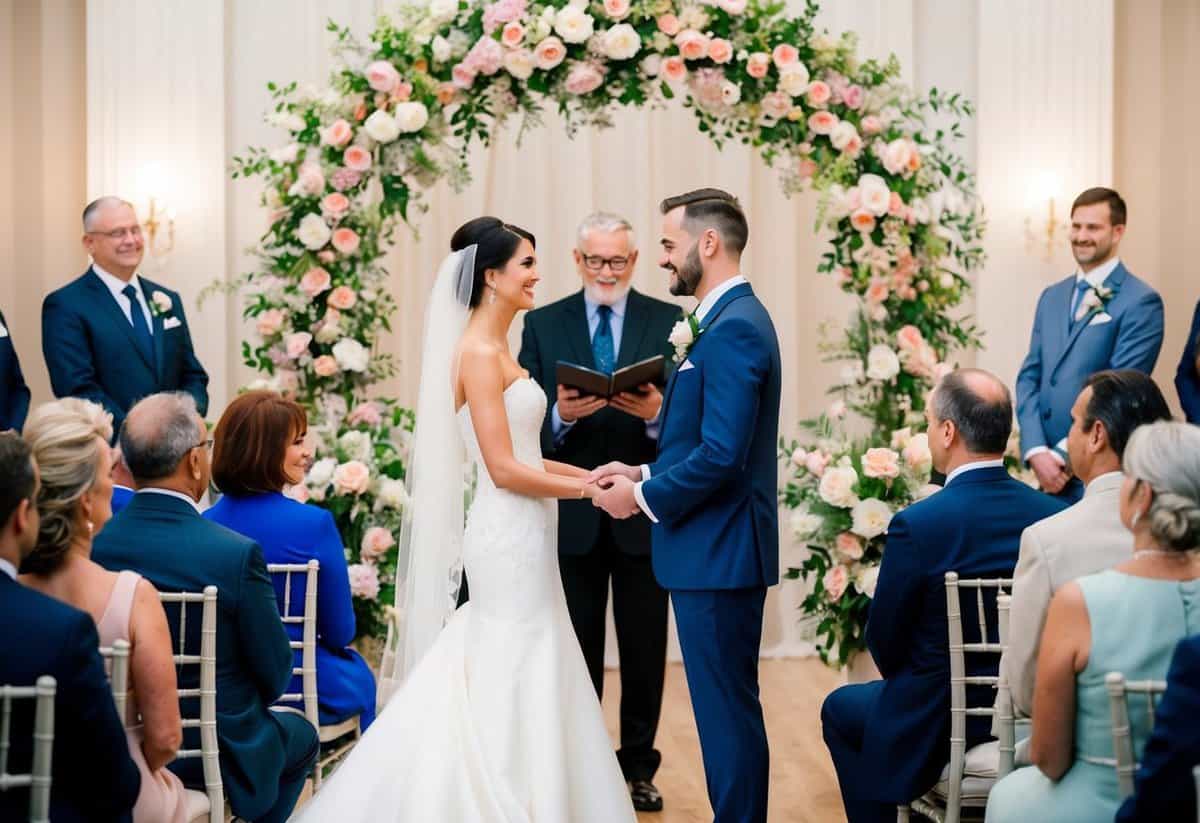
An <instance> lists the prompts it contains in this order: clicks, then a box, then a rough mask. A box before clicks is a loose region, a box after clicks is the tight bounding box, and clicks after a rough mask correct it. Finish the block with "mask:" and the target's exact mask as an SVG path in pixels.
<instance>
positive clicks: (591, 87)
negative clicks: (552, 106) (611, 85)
mask: <svg viewBox="0 0 1200 823" xmlns="http://www.w3.org/2000/svg"><path fill="white" fill-rule="evenodd" d="M602 82H604V75H603V74H601V73H600V70H599V69H597V68H596V67H595V66H593V65H592V64H591V63H576V64H575V65H574V66H572V67H571V71H570V72H569V73H568V74H567V79H566V81H565V82H564V83H563V86H564V87H565V88H566V90H567V91H569V92H570V93H571V94H580V95H582V94H588V93H590V92H593V91H595V90H596V89H598V88H600V84H601V83H602Z"/></svg>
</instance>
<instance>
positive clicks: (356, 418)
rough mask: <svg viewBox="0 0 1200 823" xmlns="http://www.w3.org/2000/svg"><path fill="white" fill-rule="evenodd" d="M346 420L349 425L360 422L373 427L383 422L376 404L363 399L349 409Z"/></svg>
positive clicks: (355, 424)
mask: <svg viewBox="0 0 1200 823" xmlns="http://www.w3.org/2000/svg"><path fill="white" fill-rule="evenodd" d="M346 422H347V423H348V424H349V425H351V426H357V425H359V424H360V423H362V424H365V425H367V426H371V427H375V426H378V425H379V424H380V423H382V422H383V415H382V414H381V413H380V412H379V406H378V405H376V404H375V403H372V402H371V401H370V400H365V401H363V402H362V403H359V404H358V405H357V406H355V407H354V408H353V409H352V410H351V412H350V414H348V415H347V416H346Z"/></svg>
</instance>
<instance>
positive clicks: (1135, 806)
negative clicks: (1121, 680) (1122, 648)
mask: <svg viewBox="0 0 1200 823" xmlns="http://www.w3.org/2000/svg"><path fill="white" fill-rule="evenodd" d="M1197 715H1200V634H1194V635H1192V636H1191V637H1187V638H1184V639H1183V640H1180V641H1179V645H1178V646H1176V647H1175V656H1174V657H1172V658H1171V668H1170V669H1169V670H1168V671H1167V691H1166V693H1165V694H1164V695H1163V696H1162V701H1161V702H1160V703H1159V704H1158V710H1157V712H1156V713H1155V721H1154V731H1153V732H1151V734H1150V739H1149V740H1147V741H1146V747H1145V749H1143V750H1142V765H1141V767H1140V768H1138V771H1137V775H1136V776H1135V777H1134V781H1135V784H1134V792H1133V796H1132V797H1129V798H1127V799H1126V800H1125V802H1124V803H1123V804H1122V805H1121V808H1120V809H1119V810H1118V811H1117V823H1135V821H1136V823H1165V821H1187V823H1192V821H1194V820H1195V819H1196V784H1195V782H1194V781H1193V779H1192V769H1193V768H1194V767H1195V766H1197V765H1200V723H1197V722H1196V717H1197Z"/></svg>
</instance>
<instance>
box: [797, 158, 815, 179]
mask: <svg viewBox="0 0 1200 823" xmlns="http://www.w3.org/2000/svg"><path fill="white" fill-rule="evenodd" d="M796 173H797V174H799V175H800V179H801V180H811V179H812V176H813V175H814V174H816V173H817V161H815V160H813V159H812V158H811V157H804V158H801V160H800V162H799V163H798V164H797V167H796Z"/></svg>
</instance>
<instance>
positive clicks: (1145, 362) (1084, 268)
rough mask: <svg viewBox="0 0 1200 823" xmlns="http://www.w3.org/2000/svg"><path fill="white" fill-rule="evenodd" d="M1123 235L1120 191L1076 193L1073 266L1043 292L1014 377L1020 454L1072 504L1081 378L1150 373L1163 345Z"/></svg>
mask: <svg viewBox="0 0 1200 823" xmlns="http://www.w3.org/2000/svg"><path fill="white" fill-rule="evenodd" d="M1124 234H1125V201H1124V200H1123V199H1121V195H1119V194H1117V193H1116V192H1115V191H1113V190H1112V189H1104V188H1094V189H1088V190H1087V191H1085V192H1083V193H1082V194H1081V195H1079V196H1078V197H1077V198H1075V203H1074V204H1073V205H1072V206H1071V232H1070V237H1071V252H1072V254H1074V256H1075V262H1076V263H1077V264H1078V265H1079V268H1078V269H1077V270H1076V271H1075V273H1074V274H1073V275H1071V276H1070V277H1068V278H1066V279H1065V280H1062V281H1060V282H1058V283H1055V284H1054V285H1053V286H1050V287H1049V288H1047V289H1046V290H1045V291H1043V292H1042V296H1041V297H1040V298H1039V299H1038V304H1037V314H1036V315H1035V316H1034V319H1033V333H1032V336H1031V339H1030V342H1029V353H1028V354H1027V355H1026V356H1025V362H1024V363H1022V364H1021V371H1020V372H1019V373H1018V375H1017V422H1018V423H1020V426H1021V454H1022V455H1023V456H1024V459H1025V461H1026V462H1027V463H1028V464H1029V465H1030V467H1031V468H1032V469H1033V470H1034V472H1035V473H1036V474H1037V477H1038V482H1039V483H1040V484H1041V486H1042V489H1043V490H1045V491H1047V492H1050V493H1051V494H1061V495H1064V496H1065V497H1067V498H1068V500H1070V501H1071V502H1075V501H1077V500H1079V499H1080V498H1082V497H1083V484H1082V483H1081V482H1079V480H1078V479H1076V478H1074V477H1073V476H1072V475H1071V470H1070V467H1069V466H1068V465H1067V432H1068V431H1070V429H1071V406H1073V405H1074V404H1075V398H1076V397H1078V396H1079V392H1080V391H1081V390H1082V389H1083V384H1084V381H1086V380H1087V379H1088V377H1090V376H1091V375H1092V374H1095V373H1096V372H1098V371H1104V370H1105V369H1137V370H1138V371H1140V372H1144V373H1146V374H1150V373H1151V372H1153V371H1154V363H1155V362H1156V361H1157V360H1158V352H1159V350H1160V349H1161V348H1162V339H1163V302H1162V298H1161V297H1159V295H1158V292H1156V291H1155V290H1154V289H1152V288H1151V287H1150V286H1149V285H1147V284H1146V283H1145V282H1144V281H1142V280H1139V279H1138V278H1137V277H1134V276H1133V274H1132V273H1130V271H1129V270H1128V269H1127V268H1125V265H1124V264H1123V263H1122V262H1121V259H1120V258H1119V257H1118V256H1117V251H1118V249H1119V248H1120V245H1121V238H1122V237H1123V236H1124Z"/></svg>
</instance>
